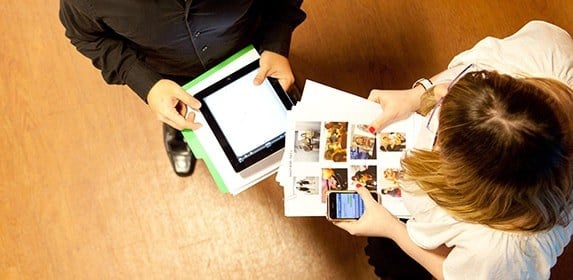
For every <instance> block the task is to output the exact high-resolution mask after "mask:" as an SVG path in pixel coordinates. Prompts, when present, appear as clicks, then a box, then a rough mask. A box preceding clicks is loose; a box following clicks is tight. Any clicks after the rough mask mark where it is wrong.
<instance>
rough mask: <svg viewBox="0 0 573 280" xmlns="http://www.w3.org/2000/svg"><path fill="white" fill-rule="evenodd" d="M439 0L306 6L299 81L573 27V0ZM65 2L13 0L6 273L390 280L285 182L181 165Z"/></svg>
mask: <svg viewBox="0 0 573 280" xmlns="http://www.w3.org/2000/svg"><path fill="white" fill-rule="evenodd" d="M439 2H440V3H441V4H439V5H437V4H436V3H435V2H434V1H432V3H433V4H432V5H430V4H429V3H428V4H424V3H425V2H424V3H422V2H420V1H416V2H412V1H374V0H370V1H360V3H358V2H357V1H344V0H331V1H328V0H312V1H306V2H305V3H304V5H303V8H304V10H305V11H306V12H307V14H308V19H307V21H306V22H305V23H303V25H301V26H300V27H299V28H298V29H297V31H296V32H295V34H294V37H293V45H292V46H293V47H292V51H291V61H292V64H293V69H294V70H295V72H296V76H297V83H298V84H299V85H300V86H302V85H303V84H304V81H305V79H312V80H315V81H318V82H322V83H325V84H328V85H331V86H334V87H338V88H341V89H343V90H346V91H350V92H353V93H355V94H358V95H362V96H367V94H368V92H369V90H370V89H372V88H400V87H407V86H409V85H410V84H411V82H412V81H413V80H415V79H417V78H419V77H421V76H429V75H430V74H433V73H434V72H436V71H439V70H441V69H442V68H443V67H445V65H447V61H448V60H449V58H450V57H451V55H453V54H455V53H457V52H459V51H461V50H463V49H464V48H467V47H469V46H471V45H472V44H474V43H475V42H476V41H477V40H478V39H481V38H482V37H484V36H486V35H498V36H504V35H508V34H510V33H511V32H513V31H515V30H516V28H518V27H519V26H521V25H522V24H523V23H525V22H526V21H527V20H529V19H534V18H542V19H551V20H553V21H554V22H555V23H557V24H560V25H561V26H563V27H564V28H565V29H567V30H568V31H570V32H572V31H573V23H572V22H571V21H570V19H571V18H572V12H571V11H572V10H573V9H571V7H572V5H571V4H570V3H569V2H568V1H523V2H520V3H519V4H510V3H506V4H503V3H496V2H491V1H453V0H450V1H439ZM58 5H59V4H58V1H38V0H20V1H11V0H8V1H3V2H2V3H0V34H1V35H0V36H2V40H1V41H0V46H1V47H2V50H1V51H0V63H1V66H0V112H1V114H0V120H1V121H0V135H2V136H1V137H0V151H1V154H0V279H375V278H376V277H375V275H374V273H373V270H372V268H371V267H370V266H369V265H368V264H367V259H366V257H365V256H364V254H363V247H364V245H365V238H363V237H352V236H350V235H348V234H347V233H346V232H343V231H342V230H339V229H338V228H336V227H334V226H333V225H331V224H330V223H329V222H327V221H326V220H325V219H324V218H286V217H284V215H283V206H282V203H283V202H282V189H281V188H280V187H279V186H278V185H277V184H276V183H275V181H274V178H269V179H267V180H265V181H263V182H261V183H260V184H258V185H256V186H255V187H253V188H251V189H249V190H247V191H245V192H244V193H241V194H239V195H238V196H236V197H233V196H230V195H226V194H222V193H220V192H219V191H218V189H217V187H216V186H215V184H214V183H213V181H212V179H211V177H210V176H209V174H208V172H207V169H206V167H205V165H204V164H203V163H202V162H199V163H198V164H197V167H196V171H195V174H194V176H192V177H189V178H179V177H177V176H175V175H174V174H173V173H172V171H171V167H170V165H169V162H168V160H167V157H166V156H165V154H164V153H165V152H164V149H163V144H162V140H161V125H160V123H159V122H158V121H157V120H156V119H155V117H154V116H153V115H152V113H151V112H150V111H149V110H148V108H147V107H146V106H145V104H144V103H143V102H142V101H141V100H139V99H138V97H137V96H136V95H135V94H133V93H131V92H130V90H129V89H128V88H127V87H121V86H109V85H106V84H105V83H104V82H103V80H102V79H101V77H100V74H99V72H98V71H96V70H95V69H94V68H93V67H92V66H91V64H90V62H89V61H88V60H87V59H86V58H84V57H82V56H81V55H79V54H78V53H77V52H76V51H75V50H74V48H73V47H72V46H71V45H70V44H69V42H68V41H67V39H66V38H65V37H64V36H63V32H64V30H63V27H62V26H61V25H60V23H59V21H58V16H57V11H58ZM565 271H566V270H565ZM568 271H569V273H570V272H571V270H568ZM555 279H557V277H556V278H555ZM561 279H565V278H561Z"/></svg>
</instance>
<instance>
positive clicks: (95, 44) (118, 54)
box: [60, 0, 306, 100]
mask: <svg viewBox="0 0 573 280" xmlns="http://www.w3.org/2000/svg"><path fill="white" fill-rule="evenodd" d="M301 3H302V0H234V1H229V0H187V1H183V0H160V1H138V0H60V20H61V22H62V24H63V25H64V27H65V28H66V33H65V35H66V37H68V38H69V39H70V41H71V42H72V44H73V45H75V46H76V48H77V49H78V51H80V52H81V53H82V54H84V55H85V56H87V57H88V58H90V59H91V60H92V62H93V64H94V65H95V66H96V67H97V68H98V69H100V70H101V72H102V76H103V78H104V79H105V81H106V82H108V83H110V84H127V85H128V86H129V87H130V88H131V89H133V90H134V91H135V92H136V93H137V94H138V95H139V96H140V97H141V98H142V99H143V100H146V98H147V94H148V93H149V90H150V89H151V87H152V86H153V85H154V84H155V83H156V82H157V81H158V80H160V79H161V78H169V79H172V80H175V81H176V82H179V83H185V82H188V81H189V80H191V79H192V78H195V77H197V76H198V75H200V74H201V73H203V72H204V71H205V70H207V69H209V68H210V67H212V66H214V65H215V64H217V63H218V62H220V61H222V60H224V59H225V58H227V57H228V56H230V55H232V54H233V53H235V52H236V51H238V50H240V49H241V48H243V47H245V46H246V45H248V44H254V45H255V46H256V47H257V48H258V49H259V51H263V50H269V51H273V52H276V53H279V54H282V55H285V56H287V55H288V51H289V46H290V39H291V34H292V31H293V30H294V29H295V27H296V26H297V25H299V24H300V23H301V22H302V21H303V20H304V19H305V16H306V15H305V13H304V12H303V11H302V10H300V5H301Z"/></svg>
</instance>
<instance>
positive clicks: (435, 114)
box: [426, 63, 476, 141]
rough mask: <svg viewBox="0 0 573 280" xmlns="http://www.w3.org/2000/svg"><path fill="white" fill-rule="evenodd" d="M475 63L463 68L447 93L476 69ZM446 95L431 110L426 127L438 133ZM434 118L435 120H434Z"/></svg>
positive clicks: (449, 86) (449, 85)
mask: <svg viewBox="0 0 573 280" xmlns="http://www.w3.org/2000/svg"><path fill="white" fill-rule="evenodd" d="M475 68H476V67H475V65H474V64H473V63H472V64H470V65H468V66H466V68H464V70H462V71H461V72H460V73H459V74H458V75H457V76H456V77H455V78H454V79H453V80H452V81H451V82H450V83H449V84H448V88H447V89H446V94H447V93H448V92H450V89H451V88H452V87H453V86H454V85H455V84H456V83H457V82H458V81H459V80H460V79H461V78H462V77H463V76H464V75H465V74H466V73H468V72H470V71H475ZM443 100H444V97H442V98H440V99H439V100H438V101H437V102H436V105H435V106H434V108H433V109H432V111H431V112H430V116H429V117H428V123H427V124H426V129H428V130H429V131H430V132H431V133H434V134H436V133H437V132H438V125H439V122H438V119H439V117H440V109H441V108H442V101H443ZM432 120H433V121H432ZM434 141H435V139H434Z"/></svg>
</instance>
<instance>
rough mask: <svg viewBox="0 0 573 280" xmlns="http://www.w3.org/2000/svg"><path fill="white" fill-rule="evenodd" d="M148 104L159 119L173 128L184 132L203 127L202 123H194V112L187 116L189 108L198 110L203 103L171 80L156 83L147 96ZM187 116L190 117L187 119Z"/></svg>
mask: <svg viewBox="0 0 573 280" xmlns="http://www.w3.org/2000/svg"><path fill="white" fill-rule="evenodd" d="M147 104H149V108H151V111H153V112H154V113H155V115H156V116H157V119H159V120H160V121H162V122H164V123H166V124H168V125H170V126H172V127H173V128H176V129H179V130H182V129H184V128H187V129H197V128H199V127H201V124H200V123H196V122H194V121H195V113H194V112H189V113H188V114H187V110H188V109H187V106H189V107H190V108H192V109H193V110H198V109H199V108H200V107H201V103H200V102H199V101H198V100H197V99H195V98H193V96H191V95H189V94H188V93H187V92H185V91H184V90H183V88H181V86H179V85H178V84H177V83H175V82H173V81H171V80H167V79H162V80H159V81H158V82H157V83H155V85H153V87H152V88H151V90H149V94H148V95H147ZM186 115H188V116H187V119H186V118H185V116H186Z"/></svg>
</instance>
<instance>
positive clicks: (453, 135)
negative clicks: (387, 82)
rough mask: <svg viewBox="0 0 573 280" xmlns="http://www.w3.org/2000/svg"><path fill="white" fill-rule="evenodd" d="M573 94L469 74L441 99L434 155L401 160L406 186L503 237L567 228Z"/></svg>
mask: <svg viewBox="0 0 573 280" xmlns="http://www.w3.org/2000/svg"><path fill="white" fill-rule="evenodd" d="M570 112H573V91H572V90H571V89H570V88H569V87H567V86H566V85H564V84H563V83H561V82H558V81H555V80H552V79H546V78H524V79H515V78H512V77H510V76H508V75H501V74H498V73H496V72H488V71H480V72H472V73H469V74H467V75H466V76H464V77H463V78H462V79H460V80H459V81H458V82H457V83H456V84H455V85H454V86H453V87H452V88H451V89H450V91H449V93H448V95H446V97H444V99H443V101H442V105H441V112H440V116H439V128H438V139H437V145H438V147H439V149H438V150H436V151H423V150H414V151H411V152H410V153H409V154H408V155H407V156H406V157H405V158H404V159H403V160H402V164H403V167H404V170H405V178H406V179H408V180H413V181H415V182H416V183H418V185H419V186H420V188H421V189H422V190H423V191H425V192H426V193H427V194H428V195H429V196H430V198H432V199H433V200H434V201H435V202H436V203H437V204H438V205H439V206H441V207H443V208H444V209H446V210H447V211H449V212H450V213H451V214H452V215H453V216H454V217H456V218H459V219H461V220H464V221H468V222H475V223H481V224H485V225H488V226H490V227H493V228H498V229H504V230H523V231H540V230H545V229H549V228H551V227H553V226H555V225H557V224H561V225H565V224H568V223H569V221H570V217H569V212H570V210H571V208H572V194H571V192H572V189H573V178H572V177H573V162H572V161H573V113H570Z"/></svg>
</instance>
